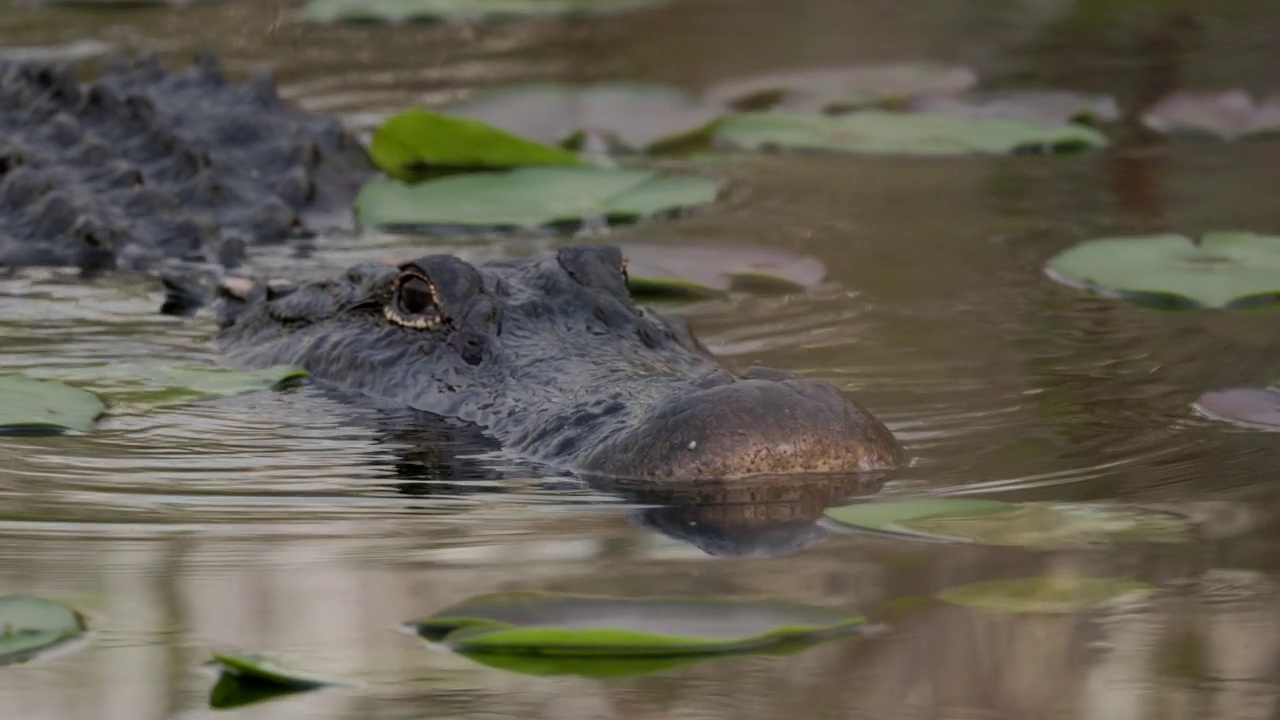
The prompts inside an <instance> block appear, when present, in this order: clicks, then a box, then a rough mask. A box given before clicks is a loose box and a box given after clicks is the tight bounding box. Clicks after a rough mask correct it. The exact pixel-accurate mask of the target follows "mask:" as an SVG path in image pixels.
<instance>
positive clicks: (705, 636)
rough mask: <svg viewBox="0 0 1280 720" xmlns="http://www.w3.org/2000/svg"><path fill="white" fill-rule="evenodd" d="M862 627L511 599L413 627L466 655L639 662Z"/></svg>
mask: <svg viewBox="0 0 1280 720" xmlns="http://www.w3.org/2000/svg"><path fill="white" fill-rule="evenodd" d="M863 622H864V619H863V618H861V617H859V616H852V615H848V614H845V613H842V612H838V611H835V610H828V609H824V608H813V607H805V606H800V605H784V604H781V603H766V602H746V601H738V600H729V599H701V598H698V599H694V598H688V599H684V598H678V599H665V598H664V599H634V600H633V599H624V598H604V597H585V596H573V595H551V594H540V593H506V594H498V595H487V596H482V597H477V598H473V599H471V600H468V601H465V602H463V603H461V604H459V605H456V606H454V607H452V608H449V609H447V610H443V611H441V612H439V613H437V614H435V615H433V616H431V617H429V618H427V619H425V620H419V621H417V622H414V623H411V624H410V625H411V627H413V628H414V629H415V631H416V632H417V633H418V634H420V635H422V636H423V637H425V638H427V639H429V640H432V641H434V642H439V643H441V644H443V645H445V646H447V647H449V648H451V649H453V650H455V651H457V652H462V653H476V652H485V653H508V654H536V655H554V656H562V657H573V656H577V657H612V658H626V657H632V658H634V657H674V656H683V655H702V654H708V653H711V654H715V653H728V652H744V651H750V650H758V649H762V648H766V647H769V646H771V645H776V644H779V643H782V642H784V641H793V640H800V639H817V638H822V637H828V636H832V635H835V634H840V633H843V632H848V631H852V630H853V629H854V628H856V627H857V626H858V625H860V624H861V623H863Z"/></svg>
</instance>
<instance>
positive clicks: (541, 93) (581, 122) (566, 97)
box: [445, 83, 721, 151]
mask: <svg viewBox="0 0 1280 720" xmlns="http://www.w3.org/2000/svg"><path fill="white" fill-rule="evenodd" d="M445 109H446V110H447V111H448V112H449V113H450V114H453V115H461V116H464V117H469V118H473V119H475V120H479V121H481V122H485V123H488V124H490V125H493V126H495V127H499V128H502V129H504V130H508V131H510V132H513V133H519V134H521V135H524V136H526V137H530V138H534V139H537V140H540V141H542V142H548V143H556V144H565V143H568V142H571V141H572V140H573V139H574V138H576V137H580V136H591V137H601V138H604V139H606V140H608V141H610V143H611V144H612V145H613V146H615V147H620V148H622V149H625V150H631V151H641V150H649V149H652V148H654V147H656V146H661V145H665V144H668V143H672V142H677V141H678V140H679V139H680V138H681V137H684V136H687V135H690V134H692V133H696V132H697V131H699V130H700V129H703V128H704V127H705V126H706V125H707V124H708V123H710V122H711V121H712V120H715V119H716V118H717V117H719V115H720V112H721V111H720V109H718V108H716V107H713V106H710V105H704V104H702V103H700V102H698V101H697V100H695V99H694V98H693V97H692V96H691V95H689V94H688V93H685V92H683V91H681V90H677V89H675V88H670V87H666V86H663V85H649V84H643V83H607V84H599V85H586V86H580V87H576V86H570V85H559V84H552V83H547V84H540V85H531V86H526V87H514V88H500V89H498V90H492V91H489V92H485V93H481V94H480V95H478V96H476V97H474V98H471V99H469V100H467V101H465V102H462V103H457V104H454V105H450V106H449V107H447V108H445Z"/></svg>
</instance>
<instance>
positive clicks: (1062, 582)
mask: <svg viewBox="0 0 1280 720" xmlns="http://www.w3.org/2000/svg"><path fill="white" fill-rule="evenodd" d="M1154 589H1155V588H1153V587H1152V586H1150V585H1147V584H1145V583H1141V582H1137V581H1136V580H1129V579H1126V578H1086V577H1058V576H1053V577H1042V578H1019V579H1015V580H990V581H987V582H978V583H972V584H969V585H962V586H960V587H956V588H951V589H950V590H946V591H943V592H941V593H939V594H938V599H939V600H942V601H944V602H948V603H951V604H952V605H963V606H966V607H972V608H978V609H982V610H996V611H999V612H1010V613H1070V612H1076V611H1079V610H1085V609H1088V608H1091V607H1097V606H1099V605H1105V604H1108V603H1111V602H1113V601H1116V600H1119V599H1121V598H1125V597H1135V598H1136V597H1138V596H1140V595H1146V594H1147V593H1149V592H1151V591H1153V590H1154Z"/></svg>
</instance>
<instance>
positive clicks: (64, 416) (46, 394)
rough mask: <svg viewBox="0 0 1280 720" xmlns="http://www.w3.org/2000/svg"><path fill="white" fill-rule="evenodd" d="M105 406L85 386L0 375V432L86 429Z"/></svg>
mask: <svg viewBox="0 0 1280 720" xmlns="http://www.w3.org/2000/svg"><path fill="white" fill-rule="evenodd" d="M106 409H107V408H106V406H105V405H103V403H102V400H100V399H98V396H97V395H94V394H93V393H91V392H89V391H87V390H81V389H80V388H75V387H71V386H70V385H65V384H63V383H60V382H57V381H55V380H35V379H33V378H29V377H26V376H24V375H0V435H12V434H39V435H43V434H48V435H56V434H58V433H61V432H63V431H66V430H81V431H87V430H90V429H91V428H92V427H93V424H94V423H95V422H96V421H97V420H98V418H99V417H101V416H102V414H103V413H104V412H106Z"/></svg>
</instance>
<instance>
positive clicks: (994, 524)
mask: <svg viewBox="0 0 1280 720" xmlns="http://www.w3.org/2000/svg"><path fill="white" fill-rule="evenodd" d="M826 515H827V516H828V517H830V518H831V519H833V520H836V521H837V522H839V523H841V524H842V525H845V526H848V527H852V528H855V529H858V530H866V531H871V532H876V533H884V534H889V535H893V536H895V537H903V538H910V539H916V540H929V541H935V542H960V543H979V544H984V545H1003V546H1016V547H1029V548H1039V549H1058V548H1071V547H1082V546H1089V545H1098V544H1112V543H1120V542H1159V543H1178V542H1188V541H1189V540H1190V539H1191V538H1190V532H1189V527H1188V525H1189V523H1188V521H1187V520H1186V519H1184V518H1182V517H1180V516H1177V515H1174V514H1171V513H1164V512H1153V511H1146V510H1141V509H1136V508H1125V507H1108V506H1106V505H1101V504H1090V503H1009V502H999V501H996V500H979V499H972V498H919V499H914V500H890V501H873V502H863V503H858V504H855V505H846V506H843V507H834V508H828V509H827V510H826Z"/></svg>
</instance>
